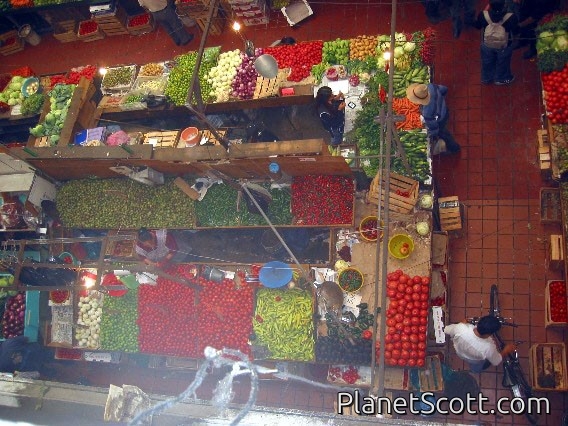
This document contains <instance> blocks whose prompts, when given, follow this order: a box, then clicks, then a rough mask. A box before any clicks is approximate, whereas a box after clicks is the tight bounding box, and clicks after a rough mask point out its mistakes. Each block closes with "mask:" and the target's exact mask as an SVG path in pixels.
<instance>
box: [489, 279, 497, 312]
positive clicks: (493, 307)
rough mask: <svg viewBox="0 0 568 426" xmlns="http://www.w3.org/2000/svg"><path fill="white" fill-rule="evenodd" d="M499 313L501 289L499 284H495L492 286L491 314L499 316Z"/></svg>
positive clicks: (490, 297)
mask: <svg viewBox="0 0 568 426" xmlns="http://www.w3.org/2000/svg"><path fill="white" fill-rule="evenodd" d="M499 314H500V311H499V290H497V284H493V285H492V286H491V295H490V296H489V315H491V316H492V317H498V316H499Z"/></svg>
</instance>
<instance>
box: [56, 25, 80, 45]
mask: <svg viewBox="0 0 568 426" xmlns="http://www.w3.org/2000/svg"><path fill="white" fill-rule="evenodd" d="M53 38H55V39H56V40H58V41H59V42H60V43H70V42H72V41H77V40H79V37H78V35H77V30H76V29H75V27H73V28H72V29H70V30H63V31H62V32H57V33H53Z"/></svg>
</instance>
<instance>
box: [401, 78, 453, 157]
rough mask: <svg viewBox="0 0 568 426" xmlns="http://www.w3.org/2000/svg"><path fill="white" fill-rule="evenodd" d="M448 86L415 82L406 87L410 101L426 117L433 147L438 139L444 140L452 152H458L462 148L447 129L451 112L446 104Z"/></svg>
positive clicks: (425, 121)
mask: <svg viewBox="0 0 568 426" xmlns="http://www.w3.org/2000/svg"><path fill="white" fill-rule="evenodd" d="M447 93H448V88H447V87H446V86H442V85H438V84H433V83H430V84H420V83H414V84H411V85H410V86H408V89H406V96H407V97H408V99H409V100H410V102H412V103H414V104H418V105H419V106H420V114H421V115H422V117H423V118H424V124H425V125H426V131H427V132H428V138H429V139H430V143H431V145H432V147H435V146H436V144H437V143H438V140H443V141H444V142H445V145H446V150H447V151H448V153H450V154H455V153H458V152H459V151H460V149H461V147H460V145H459V144H458V143H457V142H456V140H455V139H454V137H453V136H452V134H451V133H450V132H449V131H448V129H446V125H447V124H448V118H449V117H450V112H449V110H448V107H447V105H446V100H445V98H446V94H447Z"/></svg>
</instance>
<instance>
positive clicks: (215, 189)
mask: <svg viewBox="0 0 568 426" xmlns="http://www.w3.org/2000/svg"><path fill="white" fill-rule="evenodd" d="M266 188H267V189H268V188H269V186H268V185H267V186H266ZM269 191H270V194H271V195H272V202H271V203H270V204H269V207H268V210H267V211H266V215H267V216H268V217H269V219H270V221H271V222H272V223H273V224H275V225H290V224H291V223H292V214H291V213H290V193H289V192H288V191H283V190H280V189H270V190H269ZM237 196H238V191H237V190H236V189H234V188H232V187H230V186H229V185H224V184H221V185H213V186H212V187H211V188H209V189H208V190H207V195H206V196H205V197H204V198H203V200H202V201H200V202H199V203H196V204H195V214H196V217H197V226H200V227H216V226H247V225H248V226H254V225H264V226H267V223H266V221H265V220H264V218H263V217H262V216H261V215H258V214H252V213H249V211H248V209H247V206H246V202H245V200H244V199H241V202H240V204H239V211H237Z"/></svg>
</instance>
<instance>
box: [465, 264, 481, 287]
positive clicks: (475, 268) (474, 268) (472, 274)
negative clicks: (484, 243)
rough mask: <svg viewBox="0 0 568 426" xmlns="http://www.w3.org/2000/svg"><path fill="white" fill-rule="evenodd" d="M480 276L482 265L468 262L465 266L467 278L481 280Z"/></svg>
mask: <svg viewBox="0 0 568 426" xmlns="http://www.w3.org/2000/svg"><path fill="white" fill-rule="evenodd" d="M481 276H482V264H481V263H472V262H469V263H468V264H467V277H468V279H470V278H481ZM470 283H471V281H470ZM468 287H469V283H468Z"/></svg>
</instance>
